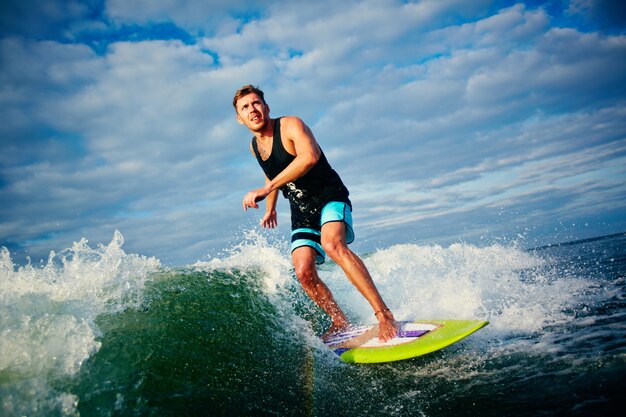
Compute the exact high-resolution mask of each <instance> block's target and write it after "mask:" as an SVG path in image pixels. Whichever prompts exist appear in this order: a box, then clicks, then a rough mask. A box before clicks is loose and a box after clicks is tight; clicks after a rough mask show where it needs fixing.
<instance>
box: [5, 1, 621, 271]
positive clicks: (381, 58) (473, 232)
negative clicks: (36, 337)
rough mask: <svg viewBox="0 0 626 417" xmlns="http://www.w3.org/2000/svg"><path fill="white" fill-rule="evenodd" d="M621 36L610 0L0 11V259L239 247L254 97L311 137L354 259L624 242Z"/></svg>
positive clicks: (254, 173)
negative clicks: (339, 203)
mask: <svg viewBox="0 0 626 417" xmlns="http://www.w3.org/2000/svg"><path fill="white" fill-rule="evenodd" d="M625 29H626V6H624V5H623V2H621V1H617V0H554V1H543V2H542V1H532V2H531V1H527V2H523V1H518V2H515V1H484V0H475V1H471V2H468V1H464V0H456V1H455V0H430V1H413V2H412V1H395V0H379V1H373V0H366V1H350V0H347V1H342V2H336V1H333V0H321V1H316V2H304V1H303V2H300V1H286V0H282V1H281V0H278V1H247V0H236V1H230V2H221V1H207V0H184V1H173V0H170V1H158V2H157V1H149V0H136V1H133V0H108V1H100V0H88V1H78V0H48V1H45V2H42V1H34V0H31V1H24V0H19V1H18V0H9V1H6V0H5V1H3V2H2V4H1V5H0V54H1V55H0V79H1V83H0V86H1V87H0V103H1V104H0V105H1V108H2V111H1V112H0V140H1V141H2V142H1V144H2V153H1V155H0V246H5V247H7V248H8V249H9V250H10V252H11V256H12V258H13V259H14V261H15V262H17V263H23V262H24V261H25V259H26V257H27V256H28V257H30V258H32V260H33V262H34V263H36V262H38V261H39V260H40V259H46V258H47V256H48V253H49V252H50V251H51V250H54V251H57V252H58V251H60V250H63V249H65V248H68V247H70V246H71V244H72V242H74V241H78V240H80V239H81V238H83V237H84V238H87V239H88V240H89V241H90V243H108V242H109V241H110V240H111V238H112V236H113V233H114V231H115V230H116V229H117V230H119V231H121V233H122V234H123V235H124V237H125V240H126V243H125V246H124V248H125V250H126V251H127V252H133V253H138V254H141V255H146V256H156V257H157V258H159V259H160V260H161V261H162V262H164V263H165V264H169V265H185V264H188V263H192V262H195V261H196V260H202V259H206V257H207V256H214V255H216V254H218V253H219V252H220V251H222V250H225V249H228V248H229V247H232V246H233V245H234V244H236V243H237V242H240V241H241V240H242V239H243V236H244V234H245V232H246V230H250V229H255V228H257V225H258V221H259V219H260V217H261V213H260V212H256V211H253V212H248V213H244V212H243V211H242V210H241V199H242V197H243V195H244V194H245V193H246V192H247V191H248V190H250V189H252V188H257V187H258V186H260V185H261V184H262V178H263V177H262V174H261V171H260V169H259V167H258V166H257V164H256V162H255V161H254V159H253V158H252V156H251V155H250V152H249V150H248V146H249V140H250V134H249V133H248V132H247V131H246V130H245V129H244V128H243V127H241V126H240V125H238V124H237V122H236V120H235V116H234V112H233V109H232V106H231V100H232V95H233V93H234V91H235V90H236V89H237V88H238V87H240V86H241V85H244V84H248V83H252V84H255V85H259V86H260V87H261V88H262V89H263V90H264V91H265V93H266V98H267V100H268V103H269V104H270V107H271V114H272V115H273V116H280V115H298V116H300V117H302V118H303V119H304V120H305V122H306V123H307V124H308V125H309V126H310V127H311V128H312V130H313V132H314V134H315V136H316V138H317V139H318V141H319V142H320V144H321V146H322V148H323V149H324V151H325V153H326V154H327V156H328V158H329V160H330V162H331V164H332V165H333V166H334V168H335V169H336V170H337V171H339V173H340V175H341V176H342V178H343V179H344V182H345V183H346V184H347V185H348V188H349V189H350V191H351V198H352V201H353V204H354V208H355V213H354V218H355V226H356V228H357V236H358V239H357V243H355V249H356V250H357V251H360V252H364V251H371V250H375V249H376V248H380V247H386V246H389V245H392V244H395V243H416V244H441V245H448V244H450V243H452V242H458V241H465V242H469V243H473V244H478V245H483V244H491V243H493V242H505V243H508V242H511V241H518V243H519V244H520V245H522V246H523V247H532V246H538V245H542V244H546V243H554V242H559V241H566V240H573V239H580V238H586V237H592V236H598V235H603V234H610V233H617V232H622V231H626V31H625ZM278 207H279V210H280V217H279V223H280V228H279V230H278V231H274V232H272V233H269V234H268V236H269V239H270V240H276V241H282V240H283V239H286V238H287V232H288V226H289V217H288V206H287V204H286V202H285V201H284V200H282V199H281V201H280V202H279V206H278Z"/></svg>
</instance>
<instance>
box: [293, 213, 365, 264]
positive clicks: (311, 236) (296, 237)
mask: <svg viewBox="0 0 626 417" xmlns="http://www.w3.org/2000/svg"><path fill="white" fill-rule="evenodd" d="M330 222H344V223H345V224H346V243H348V244H349V243H352V242H354V229H353V228H352V209H351V208H350V206H349V205H348V204H347V203H343V202H340V201H331V202H330V203H328V204H326V205H325V206H324V207H323V208H322V213H321V215H320V225H319V228H299V229H295V230H292V231H291V251H292V252H293V251H294V250H295V249H297V248H299V247H301V246H310V247H312V248H313V249H315V251H316V252H317V256H316V258H315V261H316V262H317V263H318V264H322V263H324V261H325V260H326V252H324V249H322V244H321V236H322V233H321V230H322V226H323V225H324V224H326V223H330Z"/></svg>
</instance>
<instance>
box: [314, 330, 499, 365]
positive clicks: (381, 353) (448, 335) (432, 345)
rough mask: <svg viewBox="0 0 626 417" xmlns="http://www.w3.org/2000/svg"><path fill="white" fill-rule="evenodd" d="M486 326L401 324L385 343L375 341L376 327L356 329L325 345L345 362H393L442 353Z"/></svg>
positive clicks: (332, 338)
mask: <svg viewBox="0 0 626 417" xmlns="http://www.w3.org/2000/svg"><path fill="white" fill-rule="evenodd" d="M487 324H489V322H487V321H480V320H419V321H403V322H400V330H399V332H398V335H397V336H396V337H395V338H393V339H391V340H388V341H387V342H385V343H382V342H381V341H380V340H378V325H374V326H357V327H351V328H350V329H348V330H346V331H344V332H340V333H337V334H334V335H332V336H331V337H330V338H328V339H327V340H326V341H324V343H325V344H326V345H327V346H328V347H329V348H330V349H332V350H333V351H334V352H335V353H336V354H337V355H339V357H340V358H341V359H342V360H343V361H344V362H348V363H380V362H394V361H401V360H404V359H410V358H415V357H417V356H422V355H426V354H428V353H432V352H435V351H438V350H440V349H443V348H445V347H447V346H450V345H451V344H453V343H456V342H458V341H459V340H461V339H463V338H465V337H467V336H469V335H470V334H472V333H474V332H475V331H477V330H479V329H481V328H483V327H485V326H486V325H487Z"/></svg>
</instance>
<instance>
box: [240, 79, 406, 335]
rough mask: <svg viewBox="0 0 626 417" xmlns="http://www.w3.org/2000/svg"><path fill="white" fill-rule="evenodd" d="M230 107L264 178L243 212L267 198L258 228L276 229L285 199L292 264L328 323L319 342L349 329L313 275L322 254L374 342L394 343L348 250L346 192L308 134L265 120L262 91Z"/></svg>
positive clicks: (283, 121) (285, 121) (295, 122)
mask: <svg viewBox="0 0 626 417" xmlns="http://www.w3.org/2000/svg"><path fill="white" fill-rule="evenodd" d="M233 106H234V107H235V111H236V113H237V121H238V122H239V123H240V124H242V125H244V126H246V127H247V128H248V129H249V130H250V131H251V132H252V133H253V134H254V137H253V139H252V143H251V144H250V149H251V151H252V153H253V154H254V155H255V156H256V158H257V161H258V162H259V165H261V168H262V169H263V171H264V172H265V186H263V187H261V188H259V189H256V190H253V191H250V192H249V193H248V194H246V196H245V197H244V199H243V209H244V210H247V209H248V208H259V206H258V202H259V201H261V200H263V199H267V201H266V210H265V215H264V216H263V219H262V220H261V225H262V226H263V227H266V228H274V227H276V226H277V216H276V199H277V196H278V195H277V194H278V190H281V191H282V192H283V195H284V196H285V197H286V198H287V199H288V200H289V203H290V207H291V229H292V232H291V242H292V243H291V250H292V252H291V257H292V260H293V263H294V266H295V272H296V276H297V277H298V280H299V281H300V283H301V284H302V287H303V288H304V290H305V292H306V293H307V294H308V295H309V297H311V299H312V300H313V301H314V302H315V303H317V305H319V306H320V307H321V308H322V309H323V310H324V311H325V312H326V313H327V314H328V315H329V316H330V318H331V319H332V322H333V324H332V325H331V327H330V329H329V330H328V331H327V332H326V334H325V336H330V335H332V334H333V333H336V332H339V331H341V330H342V329H345V328H347V327H348V326H349V322H348V319H347V318H346V316H345V314H344V313H343V311H342V310H341V308H339V306H338V305H337V303H336V302H335V299H334V298H333V295H332V293H331V292H330V290H329V289H328V287H327V286H326V284H324V282H322V280H321V279H320V278H319V276H318V274H317V268H316V266H315V265H316V262H318V263H321V262H323V261H324V257H325V254H328V256H329V257H330V258H331V259H332V260H333V261H334V262H335V263H336V264H337V265H339V266H340V267H341V269H342V270H343V272H344V273H345V274H346V276H347V277H348V279H349V280H350V282H352V284H353V285H354V286H355V287H356V288H357V289H358V290H359V291H360V292H361V294H363V296H364V297H365V298H366V299H367V301H368V302H369V303H370V305H371V306H372V308H373V309H374V315H375V316H376V318H377V319H378V322H379V336H378V337H379V339H380V340H382V341H388V340H390V339H392V338H393V337H394V336H395V335H396V333H397V327H398V325H397V323H396V321H395V319H394V316H393V314H392V313H391V311H390V310H389V308H387V305H386V304H385V302H384V301H383V299H382V297H381V296H380V294H379V292H378V290H377V289H376V286H375V285H374V282H373V281H372V278H371V276H370V274H369V272H368V271H367V268H366V267H365V265H364V264H363V261H362V260H361V259H360V258H359V257H358V256H357V255H356V254H354V253H353V252H352V251H351V250H350V249H349V248H348V246H347V244H348V243H352V241H353V240H354V232H353V230H352V206H351V203H350V200H349V199H348V190H347V188H346V187H345V186H344V184H343V183H342V181H341V179H340V178H339V175H337V173H336V172H335V171H334V170H333V169H332V168H331V167H330V165H329V164H328V161H327V160H326V157H325V156H324V153H323V152H322V150H321V149H320V147H319V145H318V144H317V141H316V140H315V137H314V136H313V133H312V132H311V130H310V129H309V127H308V126H307V125H306V124H304V122H303V121H302V120H300V119H299V118H298V117H293V116H287V117H281V118H277V119H272V118H270V108H269V106H268V105H267V103H266V102H265V97H264V95H263V92H262V91H261V90H260V89H259V88H257V87H254V86H252V85H247V86H244V87H242V88H240V89H239V90H238V91H237V92H236V93H235V97H234V98H233Z"/></svg>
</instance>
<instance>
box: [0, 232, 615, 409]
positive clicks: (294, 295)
mask: <svg viewBox="0 0 626 417" xmlns="http://www.w3.org/2000/svg"><path fill="white" fill-rule="evenodd" d="M123 243H124V238H123V237H122V235H121V233H119V232H118V231H116V232H115V234H114V236H113V239H112V241H111V243H109V244H108V245H98V246H97V247H96V248H91V247H89V245H88V242H87V241H86V240H85V239H83V240H81V241H80V242H78V243H75V244H74V245H73V246H72V247H71V248H69V249H67V250H65V251H62V252H61V253H59V254H56V253H51V254H50V257H49V259H48V262H47V264H46V265H44V266H43V267H34V266H32V265H27V266H24V267H16V266H15V265H14V264H13V263H12V261H11V258H10V253H9V252H8V251H7V250H6V249H2V250H1V251H0V396H1V397H2V408H1V410H2V411H3V414H4V415H7V416H19V415H50V414H56V415H100V414H98V413H100V412H99V411H98V410H106V409H109V410H111V407H112V408H113V409H114V410H118V411H120V412H121V411H124V410H126V412H127V414H135V415H141V414H145V413H146V410H152V412H157V411H155V410H161V411H164V410H166V409H167V407H169V406H167V407H166V406H165V405H163V404H165V403H166V401H165V400H166V399H167V400H168V401H171V402H172V404H174V405H172V406H171V407H174V408H173V410H176V412H181V413H182V412H185V411H189V409H190V408H189V407H192V408H193V406H194V404H195V406H197V407H198V410H200V409H203V410H204V409H205V408H203V407H206V404H213V405H214V406H215V407H217V409H220V410H230V411H231V412H234V414H242V415H245V414H250V413H251V412H253V411H254V410H257V411H258V410H259V409H264V410H266V411H267V410H272V409H273V408H272V407H274V406H275V405H276V404H282V405H283V407H286V408H284V409H286V410H291V412H290V413H288V414H294V415H297V414H301V412H303V408H302V407H304V408H306V409H307V410H310V409H311V408H313V409H315V410H317V411H321V412H320V413H323V412H325V411H328V412H330V411H333V409H332V407H331V405H330V402H329V403H326V402H323V403H320V400H317V402H314V403H311V402H309V403H303V402H302V400H301V398H300V397H301V394H302V392H301V391H298V390H295V391H293V390H292V391H289V390H286V391H285V390H283V389H282V388H281V387H283V385H284V384H286V383H287V382H289V383H290V384H292V385H294V386H295V385H297V386H309V388H310V389H313V388H311V387H314V388H315V389H316V390H317V391H321V392H326V393H329V390H332V389H333V387H335V388H337V389H345V385H343V382H345V383H346V384H347V383H351V384H354V383H355V382H354V381H352V379H353V378H354V377H355V374H354V372H357V375H358V378H359V379H363V380H364V381H366V380H368V374H367V371H348V372H347V374H346V373H345V372H346V371H345V368H342V367H341V365H340V364H338V363H337V361H336V358H334V356H332V353H330V352H329V351H328V350H326V349H325V348H324V347H323V344H322V343H321V342H320V341H319V339H318V338H317V336H316V335H318V334H320V333H322V332H323V331H324V330H325V328H326V327H327V326H328V325H329V324H330V321H329V319H328V318H327V317H326V316H325V315H324V314H322V313H321V311H320V310H319V309H318V308H317V307H316V306H315V305H314V304H313V303H312V302H311V301H310V300H309V299H308V297H306V295H305V294H304V292H303V291H302V290H301V288H300V286H299V284H298V281H297V279H296V278H295V276H294V273H293V267H292V265H291V260H290V258H289V254H288V247H287V245H286V244H270V243H268V241H267V240H266V239H265V238H264V237H263V235H260V234H258V233H257V232H255V231H249V232H247V233H246V234H245V236H244V239H243V240H242V242H241V243H240V244H238V245H236V246H234V247H232V248H229V249H228V250H226V251H224V253H222V254H220V255H219V256H217V257H214V258H212V259H209V260H207V261H204V262H196V263H195V264H192V265H188V266H186V267H183V268H165V267H163V266H162V265H161V264H160V262H159V261H158V260H157V259H155V258H148V257H144V256H140V255H135V254H126V253H125V252H124V251H123V250H122V246H123ZM561 249H563V248H560V250H561ZM568 250H569V249H568ZM570 255H571V254H570ZM571 256H573V257H574V258H575V256H574V255H571ZM363 258H364V262H365V263H366V265H367V267H368V269H369V270H370V272H371V274H372V276H373V277H374V280H375V282H376V285H377V286H378V288H379V290H380V292H381V294H382V295H383V298H384V299H385V300H386V302H387V304H388V305H389V306H390V307H391V308H392V310H393V311H394V313H395V315H396V318H398V319H402V320H408V319H429V318H433V319H434V318H459V319H481V320H489V321H490V325H489V326H488V327H487V328H486V329H484V330H481V331H480V332H478V333H476V334H475V335H473V336H472V337H471V338H470V339H468V341H467V342H465V346H470V347H472V348H471V350H472V351H473V352H474V353H473V355H474V357H473V359H472V360H471V361H470V360H468V358H467V357H466V356H464V355H461V356H459V357H458V358H456V359H454V358H450V357H448V356H444V357H445V358H446V359H445V360H443V359H442V357H441V356H439V357H437V356H434V357H433V358H432V359H430V360H429V362H425V363H422V366H420V367H413V368H409V369H411V371H410V372H411V375H412V376H411V377H410V378H409V377H407V375H406V374H404V372H405V371H406V369H407V368H404V367H400V368H393V370H392V371H390V372H391V374H389V375H387V377H392V376H393V378H400V379H401V380H403V381H404V383H406V391H405V392H404V395H405V396H406V397H407V398H413V395H414V394H411V392H413V391H411V390H412V388H409V386H411V384H410V381H409V379H411V378H418V377H420V378H421V377H426V376H428V375H430V376H433V375H435V376H436V375H440V376H441V375H446V378H448V379H449V378H452V379H453V380H455V381H457V382H458V381H466V379H467V374H468V372H469V373H474V374H475V373H476V372H477V371H476V367H478V366H481V365H480V364H481V363H482V366H487V365H485V364H491V365H489V366H493V363H499V365H498V367H497V369H496V370H489V372H487V373H486V374H489V375H490V376H485V375H486V374H485V375H483V377H485V378H487V381H486V382H485V380H482V383H487V384H489V383H496V381H500V380H502V379H506V378H507V376H506V375H507V372H509V371H510V369H507V367H511V366H513V364H511V363H508V364H507V363H506V359H505V358H510V357H511V356H512V355H513V356H514V355H515V354H516V352H517V353H519V352H520V351H522V352H552V353H555V352H561V353H560V354H563V353H562V352H571V351H572V349H574V350H575V349H579V350H578V351H577V352H580V354H581V355H587V356H589V355H591V353H590V352H591V350H585V349H586V348H585V349H583V348H579V347H578V345H579V343H578V341H577V340H576V338H567V337H566V336H564V334H565V335H566V334H567V333H568V332H567V331H563V326H565V327H567V328H568V329H570V330H571V329H573V328H576V329H578V330H579V331H578V334H579V335H582V336H583V337H591V338H593V337H596V336H598V335H599V336H598V337H604V338H605V339H606V338H607V333H608V334H613V335H615V331H614V329H613V330H612V327H611V326H615V324H614V323H615V320H618V319H619V317H621V316H620V314H622V313H621V311H622V308H621V307H620V306H621V305H622V304H623V303H622V304H620V302H619V300H620V297H621V294H623V284H624V282H623V281H624V279H623V272H620V273H618V274H617V278H615V275H614V274H613V275H611V274H605V273H593V272H590V270H589V269H588V268H581V267H579V266H577V264H575V263H572V262H571V258H567V257H566V256H565V255H564V254H562V253H559V254H553V253H552V254H551V253H545V252H543V253H540V252H536V251H525V250H522V249H520V248H517V247H514V246H509V247H507V246H501V245H491V246H486V247H477V246H474V245H470V244H465V243H457V244H453V245H450V246H449V247H442V246H438V245H415V244H399V245H394V246H390V247H387V248H382V249H379V250H376V251H374V252H372V253H369V254H367V255H365V256H363ZM566 258H567V259H566ZM613 258H614V257H613ZM564 259H566V260H565V261H564ZM622 271H623V270H622ZM620 274H621V275H620ZM320 275H321V277H322V279H323V280H324V281H325V282H326V283H327V285H328V286H329V287H330V289H331V290H332V291H333V293H334V295H335V298H336V299H337V301H338V303H339V304H340V305H341V306H342V307H343V308H344V310H345V312H346V314H347V316H348V317H349V319H350V320H351V321H353V322H355V323H362V324H367V323H373V322H374V321H375V319H374V315H373V312H372V310H371V307H370V306H369V305H368V304H367V302H366V301H365V299H364V298H363V297H361V296H360V294H358V292H357V291H356V290H355V289H354V288H353V287H352V285H351V284H350V283H349V282H348V280H347V279H346V278H345V276H344V274H343V273H342V272H341V270H340V269H339V268H338V267H337V266H336V265H334V264H333V263H332V262H328V263H326V264H324V265H322V266H321V267H320ZM611 300H613V301H615V300H617V304H616V305H617V306H616V307H615V308H613V310H611V312H610V313H607V312H606V305H607V303H610V302H613V301H611ZM585 308H587V310H586V311H585V310H584V309H585ZM603 308H604V310H602V311H603V312H599V311H600V310H601V309H603ZM602 314H605V316H602V317H604V319H606V315H607V314H608V315H609V316H610V317H613V318H614V319H615V317H617V319H615V320H610V322H611V323H612V324H609V325H608V326H609V327H607V328H604V329H601V330H600V333H598V335H591V336H590V335H589V334H588V333H585V331H583V330H581V329H589V328H591V327H585V326H588V325H590V324H593V323H597V322H600V321H601V319H600V318H598V317H599V315H602ZM574 318H576V319H578V320H577V321H576V323H575V324H571V323H572V321H573V319H574ZM568 326H569V327H568ZM595 348H596V349H597V348H598V347H597V345H596V346H595ZM610 349H615V350H617V351H619V352H621V350H622V349H623V346H621V345H620V344H619V343H617V342H615V341H612V342H610V343H608V344H607V345H606V350H605V351H608V350H610ZM575 351H576V350H575ZM306 352H309V353H306ZM311 352H312V353H311ZM478 352H483V353H482V354H480V353H478ZM309 354H312V355H313V358H314V359H315V361H317V362H318V363H320V364H323V365H322V366H323V367H324V369H326V371H324V372H326V373H327V374H324V373H322V375H326V377H324V376H321V377H317V378H318V380H316V379H311V378H312V377H311V376H310V375H311V372H312V371H306V370H303V369H305V368H306V369H308V368H307V367H309V368H310V367H312V366H313V365H310V364H309V365H307V364H306V363H305V364H304V365H303V364H302V360H303V357H306V356H307V355H309ZM555 354H556V353H555ZM481 355H482V356H481ZM481 358H482V361H481ZM500 361H503V362H505V363H500ZM539 363H541V362H539ZM467 364H472V365H471V366H470V368H468V367H467ZM338 366H339V368H337V367H338ZM515 366H517V365H515ZM542 366H543V364H541V365H537V366H535V367H529V369H531V368H532V369H533V371H532V372H533V373H532V375H531V374H528V375H526V376H525V377H526V378H530V379H532V378H534V377H536V376H537V375H540V374H541V373H542V372H544V369H543V368H542ZM586 366H587V365H586ZM329 369H330V370H329ZM390 369H391V368H390ZM403 369H404V371H403ZM455 369H456V370H455ZM579 371H580V369H579ZM363 372H365V373H363ZM397 372H401V376H399V375H398V374H397ZM527 372H531V371H530V370H527ZM337 373H339V374H341V375H340V377H339V381H343V382H342V383H340V382H336V381H330V380H328V378H330V375H336V374H337ZM259 375H263V378H262V379H261V380H257V379H258V376H259ZM307 375H308V376H307ZM320 378H321V380H319V379H320ZM407 378H408V379H407ZM155 380H158V381H162V382H161V384H165V385H160V386H159V387H160V388H159V389H156V388H155V387H154V384H155V382H154V381H155ZM165 380H167V381H168V382H167V383H166V382H163V381H165ZM177 381H178V382H180V383H181V384H183V383H184V384H183V385H181V386H179V385H176V384H177V383H178V382H177ZM207 381H208V382H207ZM388 382H389V381H388ZM448 383H449V381H448V382H446V384H448ZM467 383H468V385H467V386H466V387H465V388H464V389H470V390H473V388H471V387H473V385H472V383H471V382H467ZM242 384H243V387H244V388H242ZM325 384H326V385H328V387H326V388H325V387H324V386H325ZM320 385H324V386H320ZM357 386H360V387H361V389H362V390H363V393H361V394H359V395H358V397H359V398H362V399H363V400H364V401H365V402H367V401H370V400H369V399H367V398H366V397H367V396H370V397H371V398H378V397H379V393H378V392H376V393H373V392H372V391H371V389H370V388H368V387H367V386H364V385H363V384H358V383H357ZM441 389H443V387H442V386H437V387H434V388H433V390H434V391H439V390H441ZM353 394H354V392H353ZM176 398H184V399H185V402H184V403H179V402H177V400H176ZM396 400H397V398H396ZM413 400H415V399H414V398H413ZM413 400H412V401H413ZM431 400H432V398H431ZM272 401H274V403H276V404H274V403H273V402H272ZM154 404H157V405H154ZM158 404H161V405H158ZM233 404H239V405H238V406H237V407H239V408H237V407H235V406H234V405H233ZM273 404H274V405H273ZM347 404H349V401H348V398H346V402H345V406H346V407H348V408H346V410H349V406H348V405H347ZM422 405H423V404H422ZM107 407H108V408H107ZM150 407H152V408H150ZM159 407H161V408H159ZM164 407H165V408H164ZM176 407H178V408H176ZM233 407H235V408H233ZM259 407H260V408H259ZM290 407H291V408H290ZM328 407H331V408H330V409H328ZM371 407H374V404H373V403H372V405H371ZM424 407H426V406H424ZM384 408H385V409H386V410H389V409H393V405H392V404H391V403H387V404H386V406H385V407H384ZM169 410H170V412H169V413H165V412H164V413H165V414H175V412H174V411H172V409H169ZM131 411H132V412H131ZM304 411H306V410H304ZM334 411H337V410H336V409H335V410H334ZM157 413H158V412H157ZM101 414H102V413H101ZM191 414H193V413H191ZM218 414H219V413H218ZM224 414H226V413H224ZM270 414H271V413H270ZM339 414H341V413H339ZM391 414H394V413H391ZM102 415H108V414H102ZM372 415H377V413H374V414H372ZM381 415H383V414H381Z"/></svg>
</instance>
